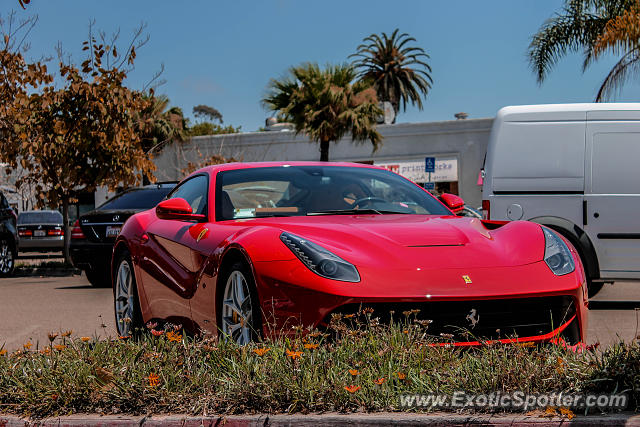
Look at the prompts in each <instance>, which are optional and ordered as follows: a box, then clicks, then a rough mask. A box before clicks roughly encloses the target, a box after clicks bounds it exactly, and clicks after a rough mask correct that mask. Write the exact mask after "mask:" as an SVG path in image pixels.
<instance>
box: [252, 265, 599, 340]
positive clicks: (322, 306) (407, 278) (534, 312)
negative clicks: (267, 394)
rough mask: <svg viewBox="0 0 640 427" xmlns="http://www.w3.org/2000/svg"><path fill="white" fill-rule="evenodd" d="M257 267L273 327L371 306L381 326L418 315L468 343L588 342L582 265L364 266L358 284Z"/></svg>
mask: <svg viewBox="0 0 640 427" xmlns="http://www.w3.org/2000/svg"><path fill="white" fill-rule="evenodd" d="M254 268H255V272H256V278H257V282H258V294H259V298H260V302H261V307H262V310H263V311H264V312H265V316H267V318H269V319H275V322H276V325H277V327H276V328H275V330H283V331H284V330H288V329H290V328H291V326H294V325H299V324H302V325H304V326H312V327H323V326H325V325H326V324H327V323H328V322H329V320H330V319H331V316H332V315H333V314H345V313H353V312H354V311H357V310H359V309H360V308H361V307H370V308H372V309H374V310H376V311H378V312H379V315H378V314H376V317H380V318H381V320H383V321H384V320H385V317H386V318H388V317H389V315H388V312H389V311H394V312H395V315H394V318H395V319H401V318H402V316H403V315H402V312H403V311H408V310H412V309H413V310H420V313H422V314H421V315H420V316H423V317H424V318H423V320H432V321H433V322H434V325H433V327H432V326H430V327H429V328H430V331H433V332H434V334H436V335H439V334H441V333H442V334H444V335H446V336H449V335H454V336H455V338H456V341H458V342H462V343H463V344H464V345H474V343H475V344H479V343H480V341H481V340H480V338H482V339H483V340H487V339H489V340H496V341H500V340H506V341H508V342H511V341H512V340H513V338H514V336H515V334H517V336H518V338H517V341H526V342H529V341H534V342H535V341H550V340H552V339H553V338H554V337H557V336H558V334H560V333H564V332H566V331H569V330H570V328H577V331H578V334H579V336H580V340H581V341H584V340H585V339H586V335H585V332H586V329H587V312H588V310H587V308H588V302H587V299H586V298H587V297H586V279H585V276H584V271H583V270H582V268H581V267H580V268H576V271H575V272H573V273H571V274H567V275H565V276H555V275H553V273H551V271H550V270H549V269H548V267H547V266H546V264H544V262H538V263H533V264H528V265H523V266H517V267H500V268H476V269H473V270H471V271H469V270H466V271H464V270H461V269H436V268H430V269H416V270H412V271H408V270H393V269H382V268H375V269H369V270H367V269H363V268H360V267H359V268H358V270H359V272H360V274H361V277H362V281H361V282H359V283H345V282H336V281H332V280H328V279H323V278H321V277H319V276H317V275H315V274H314V273H312V272H311V271H309V270H308V269H307V268H306V267H304V266H303V265H301V263H300V262H299V261H297V260H294V261H278V262H257V263H255V264H254ZM463 276H469V277H470V278H471V281H472V282H471V283H467V282H466V281H465V280H464V279H463ZM471 310H475V312H472V311H471ZM385 312H386V313H385ZM467 316H469V318H467ZM474 322H475V323H474ZM476 323H477V324H476ZM472 325H474V327H473V328H471V326H472ZM445 326H451V327H452V328H449V330H447V328H446V327H445ZM465 326H467V327H466V328H465ZM456 328H457V329H456ZM574 330H575V329H574ZM452 331H453V333H451V332H452ZM456 331H457V332H460V333H457V332H456ZM265 332H266V331H265ZM479 332H481V334H482V336H481V337H480V333H479ZM430 333H431V332H430ZM465 334H466V335H465ZM465 336H466V338H465ZM469 337H471V338H469Z"/></svg>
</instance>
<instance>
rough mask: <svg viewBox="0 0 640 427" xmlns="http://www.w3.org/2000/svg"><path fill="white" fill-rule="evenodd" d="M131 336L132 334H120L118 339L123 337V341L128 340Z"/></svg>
mask: <svg viewBox="0 0 640 427" xmlns="http://www.w3.org/2000/svg"><path fill="white" fill-rule="evenodd" d="M129 338H131V335H125V336H123V335H120V336H119V337H118V339H121V340H122V341H125V340H128V339H129Z"/></svg>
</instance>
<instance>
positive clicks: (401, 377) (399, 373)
mask: <svg viewBox="0 0 640 427" xmlns="http://www.w3.org/2000/svg"><path fill="white" fill-rule="evenodd" d="M396 375H397V376H398V379H399V380H404V379H406V378H407V374H405V373H403V372H398V373H397V374H396Z"/></svg>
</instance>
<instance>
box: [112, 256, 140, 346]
mask: <svg viewBox="0 0 640 427" xmlns="http://www.w3.org/2000/svg"><path fill="white" fill-rule="evenodd" d="M114 278H115V284H114V288H113V296H114V306H115V307H114V308H115V314H116V328H117V329H118V334H119V335H120V336H121V337H128V336H131V335H132V334H134V333H136V331H139V330H141V329H142V323H143V322H142V313H141V310H140V301H139V300H138V288H137V286H136V278H135V275H134V274H133V264H132V262H131V257H130V256H129V252H127V251H125V252H123V253H122V254H121V255H120V256H119V257H118V262H117V263H116V270H115V274H114Z"/></svg>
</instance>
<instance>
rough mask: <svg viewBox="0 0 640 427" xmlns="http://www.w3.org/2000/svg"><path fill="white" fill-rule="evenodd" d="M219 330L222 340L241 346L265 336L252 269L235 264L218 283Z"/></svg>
mask: <svg viewBox="0 0 640 427" xmlns="http://www.w3.org/2000/svg"><path fill="white" fill-rule="evenodd" d="M218 283H219V284H220V286H219V287H218V301H219V303H218V328H219V333H220V334H221V337H222V338H223V339H225V338H226V339H231V340H233V341H235V342H236V343H237V344H239V345H244V344H248V343H250V342H255V341H259V340H260V338H261V337H262V314H261V310H260V304H259V301H258V293H257V291H256V285H255V279H254V277H253V274H252V273H251V269H250V268H249V266H248V265H247V264H246V263H245V262H242V261H236V262H234V263H233V264H232V265H231V266H230V267H229V268H227V269H225V271H224V273H223V274H222V275H221V280H220V281H219V282H218Z"/></svg>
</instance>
